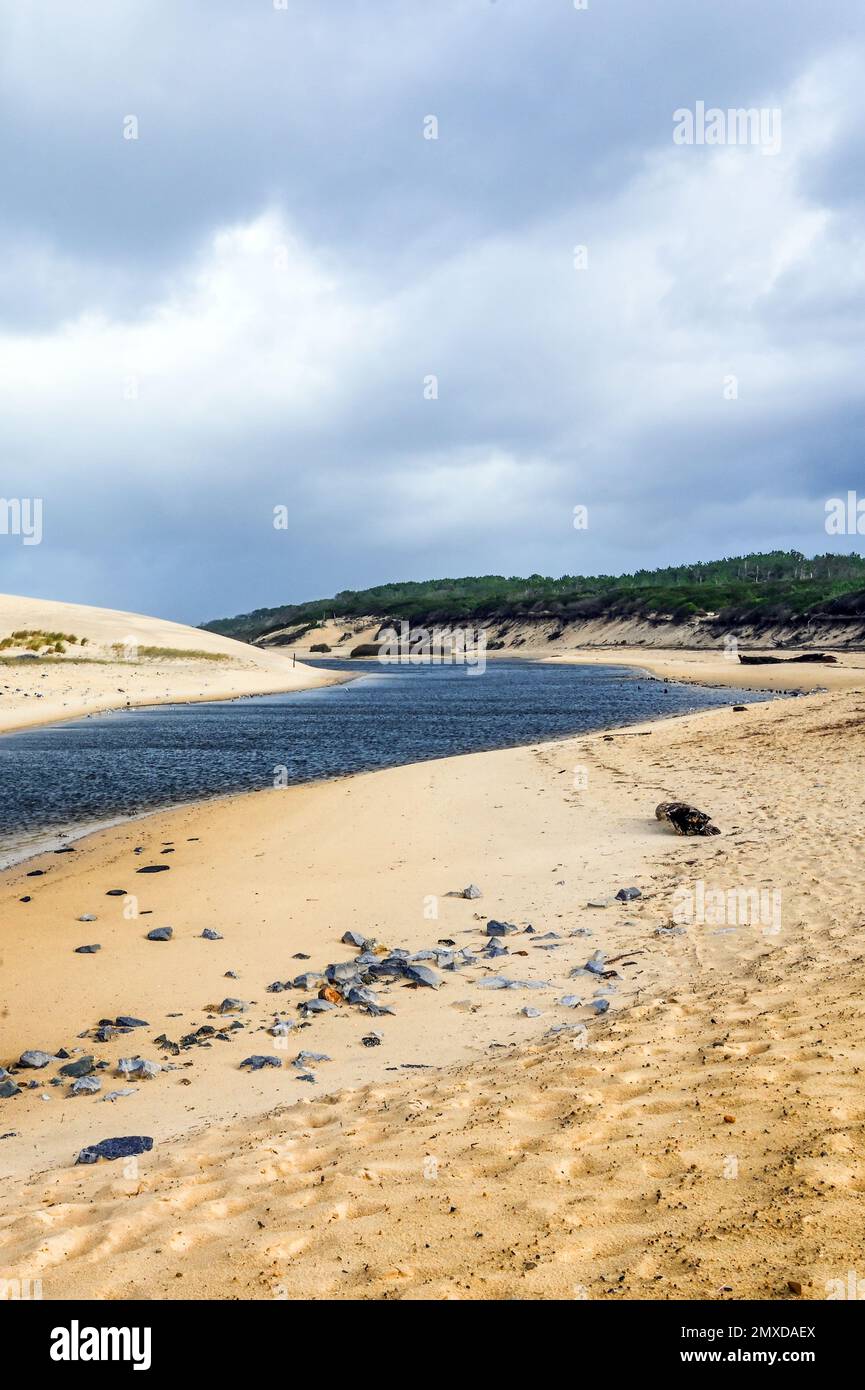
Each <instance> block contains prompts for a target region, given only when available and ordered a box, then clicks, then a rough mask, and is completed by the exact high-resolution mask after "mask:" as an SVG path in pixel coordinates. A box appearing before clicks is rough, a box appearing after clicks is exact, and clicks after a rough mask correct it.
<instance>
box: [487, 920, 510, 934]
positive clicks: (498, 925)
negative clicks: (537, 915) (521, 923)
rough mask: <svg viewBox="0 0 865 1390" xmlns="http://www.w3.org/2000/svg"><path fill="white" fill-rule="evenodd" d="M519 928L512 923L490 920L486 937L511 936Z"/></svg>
mask: <svg viewBox="0 0 865 1390" xmlns="http://www.w3.org/2000/svg"><path fill="white" fill-rule="evenodd" d="M516 930H517V928H516V927H515V926H514V924H513V923H512V922H497V921H496V920H495V918H492V917H491V918H490V920H489V921H488V922H487V924H486V926H485V927H484V935H485V936H511V935H512V933H513V932H515V931H516Z"/></svg>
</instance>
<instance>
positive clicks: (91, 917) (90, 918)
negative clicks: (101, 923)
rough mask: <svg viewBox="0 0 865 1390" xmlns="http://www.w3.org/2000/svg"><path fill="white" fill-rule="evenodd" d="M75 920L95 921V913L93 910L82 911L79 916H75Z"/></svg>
mask: <svg viewBox="0 0 865 1390" xmlns="http://www.w3.org/2000/svg"><path fill="white" fill-rule="evenodd" d="M75 920H76V922H95V921H96V914H95V913H93V912H83V913H82V914H81V916H80V917H76V919H75Z"/></svg>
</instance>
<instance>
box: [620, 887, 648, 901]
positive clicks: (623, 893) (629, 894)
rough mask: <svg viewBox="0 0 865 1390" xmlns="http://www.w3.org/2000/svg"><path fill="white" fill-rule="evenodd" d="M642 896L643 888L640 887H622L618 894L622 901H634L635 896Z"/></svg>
mask: <svg viewBox="0 0 865 1390" xmlns="http://www.w3.org/2000/svg"><path fill="white" fill-rule="evenodd" d="M642 896H643V894H642V890H641V889H639V888H620V889H619V891H618V893H617V894H616V897H617V899H618V900H619V902H620V903H629V902H632V901H633V900H634V898H641V897H642Z"/></svg>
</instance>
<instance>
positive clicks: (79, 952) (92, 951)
mask: <svg viewBox="0 0 865 1390" xmlns="http://www.w3.org/2000/svg"><path fill="white" fill-rule="evenodd" d="M101 950H102V947H101V946H100V945H99V942H98V941H95V942H94V943H93V944H92V945H91V946H76V947H75V954H76V956H95V955H96V952H97V951H101Z"/></svg>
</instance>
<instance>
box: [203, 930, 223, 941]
mask: <svg viewBox="0 0 865 1390" xmlns="http://www.w3.org/2000/svg"><path fill="white" fill-rule="evenodd" d="M201 935H202V936H203V938H204V940H205V941H222V939H223V938H222V932H218V931H214V929H213V927H205V928H204V931H203V932H202V933H201Z"/></svg>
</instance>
